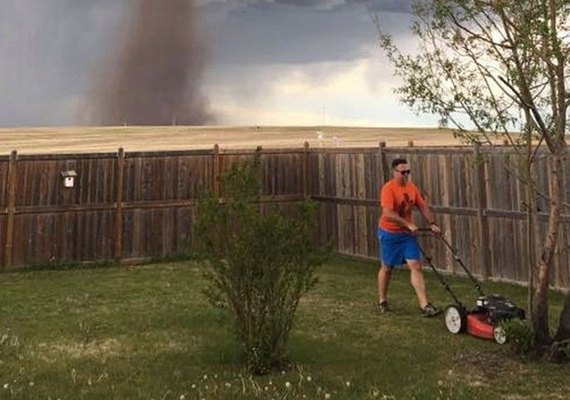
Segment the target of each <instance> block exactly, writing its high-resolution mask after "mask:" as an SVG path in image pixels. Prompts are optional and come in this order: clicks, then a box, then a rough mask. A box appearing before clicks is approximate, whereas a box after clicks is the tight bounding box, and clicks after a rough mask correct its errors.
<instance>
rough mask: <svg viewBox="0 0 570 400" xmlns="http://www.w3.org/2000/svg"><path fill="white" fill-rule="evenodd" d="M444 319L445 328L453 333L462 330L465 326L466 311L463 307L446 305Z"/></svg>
mask: <svg viewBox="0 0 570 400" xmlns="http://www.w3.org/2000/svg"><path fill="white" fill-rule="evenodd" d="M444 320H445V326H446V327H447V330H448V331H449V332H451V333H454V334H458V333H462V332H464V331H465V328H466V327H467V313H466V312H465V309H464V308H463V307H459V306H456V305H451V306H448V307H447V308H446V309H445V314H444Z"/></svg>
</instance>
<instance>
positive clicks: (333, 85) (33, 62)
mask: <svg viewBox="0 0 570 400" xmlns="http://www.w3.org/2000/svg"><path fill="white" fill-rule="evenodd" d="M164 1H168V0H164ZM135 2H136V0H1V1H0V126H3V127H8V126H70V125H84V124H90V123H92V122H91V121H90V120H89V113H90V105H91V102H92V96H93V92H94V90H95V89H96V86H97V84H98V82H100V79H101V76H102V73H103V72H104V71H102V70H104V69H105V68H106V67H108V65H109V59H110V58H112V56H113V55H116V54H117V52H119V51H120V49H121V46H120V44H121V38H122V37H124V36H125V31H126V29H127V28H126V27H127V26H128V23H127V21H129V19H128V17H129V12H130V10H132V5H133V3H135ZM411 2H412V0H195V8H194V12H195V14H196V15H195V18H194V21H197V22H194V23H197V25H198V26H197V27H196V29H195V31H196V32H197V33H198V37H197V40H198V41H199V42H200V44H201V45H202V46H203V48H204V50H205V51H204V54H205V60H204V62H203V63H202V64H203V70H202V71H201V74H199V76H200V80H201V82H200V87H201V95H202V98H203V101H204V103H205V106H206V107H207V109H208V115H210V116H211V119H210V120H209V121H208V124H211V125H216V124H219V125H246V126H248V125H291V126H293V125H305V126H320V125H343V126H380V127H384V126H385V127H389V126H436V124H437V122H436V121H437V119H436V118H435V117H430V116H415V115H414V114H413V113H412V112H411V111H409V110H408V109H407V107H406V106H404V105H402V104H400V103H399V101H398V99H397V98H396V97H395V96H394V94H393V89H394V88H395V87H396V84H397V82H395V80H394V78H393V75H392V70H391V66H390V65H389V64H388V62H387V60H386V59H385V58H384V57H383V55H382V52H381V50H380V48H379V47H378V43H377V36H378V33H377V29H376V26H375V24H374V22H373V16H374V15H376V16H377V17H378V18H379V20H380V22H381V24H382V26H383V29H384V30H385V31H388V32H390V33H391V34H392V35H393V36H394V38H395V40H396V41H397V42H398V43H399V44H401V45H402V46H403V47H405V48H413V46H414V45H415V42H414V40H413V38H412V37H411V35H410V33H409V26H410V22H411V15H410V8H411Z"/></svg>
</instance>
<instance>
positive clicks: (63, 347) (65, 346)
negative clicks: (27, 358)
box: [32, 337, 200, 363]
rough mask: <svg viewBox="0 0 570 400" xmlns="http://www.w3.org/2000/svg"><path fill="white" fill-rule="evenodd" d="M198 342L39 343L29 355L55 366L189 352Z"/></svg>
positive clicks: (153, 340) (107, 341)
mask: <svg viewBox="0 0 570 400" xmlns="http://www.w3.org/2000/svg"><path fill="white" fill-rule="evenodd" d="M199 341H200V339H199V338H196V337H193V338H190V339H188V340H180V339H174V338H163V339H160V340H158V339H156V338H154V339H152V340H150V339H149V340H144V341H143V342H140V341H139V342H136V341H133V340H132V339H129V338H124V339H116V338H111V339H104V340H93V341H90V342H87V343H81V342H73V341H68V342H66V343H58V342H55V343H53V342H52V343H39V344H38V345H37V347H36V348H35V349H34V350H33V351H32V354H33V355H34V356H35V357H37V358H38V359H40V360H42V361H44V362H48V363H51V362H55V360H57V359H62V358H70V359H79V358H92V359H98V360H105V359H108V358H111V357H117V356H124V357H128V356H132V355H134V354H136V353H152V354H156V353H161V352H179V351H189V350H190V349H191V348H194V347H197V346H196V344H197V343H198V342H199Z"/></svg>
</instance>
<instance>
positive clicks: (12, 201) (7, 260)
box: [4, 150, 18, 269]
mask: <svg viewBox="0 0 570 400" xmlns="http://www.w3.org/2000/svg"><path fill="white" fill-rule="evenodd" d="M17 161H18V152H17V151H16V150H12V153H10V161H9V164H8V181H7V182H6V183H7V185H6V200H7V204H6V211H7V215H6V242H5V247H4V268H5V269H8V268H10V267H11V266H12V255H13V253H12V251H13V247H14V246H13V243H14V214H15V212H16V168H17V165H16V163H17Z"/></svg>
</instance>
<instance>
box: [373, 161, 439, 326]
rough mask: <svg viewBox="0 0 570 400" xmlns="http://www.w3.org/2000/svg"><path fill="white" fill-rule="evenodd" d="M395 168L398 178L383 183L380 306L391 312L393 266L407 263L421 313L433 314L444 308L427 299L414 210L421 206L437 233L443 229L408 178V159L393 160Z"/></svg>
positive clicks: (427, 315)
mask: <svg viewBox="0 0 570 400" xmlns="http://www.w3.org/2000/svg"><path fill="white" fill-rule="evenodd" d="M392 170H393V175H394V177H393V178H392V179H390V180H389V181H388V182H386V184H384V186H382V189H381V190H380V196H379V197H380V198H379V200H380V207H381V209H382V213H381V215H380V218H379V221H378V229H377V236H378V242H379V244H380V249H379V250H380V263H381V266H380V269H379V270H378V304H377V309H378V312H380V313H381V314H384V313H387V312H389V311H390V307H389V305H388V285H389V284H390V277H391V274H392V269H393V268H394V267H395V266H396V265H402V264H404V263H405V264H407V266H408V268H409V269H410V282H411V284H412V287H413V288H414V290H415V291H416V295H417V297H418V302H419V304H420V310H421V315H422V316H424V317H433V316H434V315H437V314H439V313H440V310H438V309H437V308H436V307H435V306H434V305H432V304H431V303H430V302H429V301H428V299H427V294H426V287H425V281H424V275H423V272H422V265H421V263H420V248H419V246H418V242H417V238H416V236H415V234H416V233H417V231H418V227H417V226H416V225H414V223H413V222H412V209H413V208H414V207H417V208H418V210H419V211H420V213H421V214H422V216H423V217H424V218H425V220H426V221H427V223H428V224H429V227H430V229H431V231H432V232H433V233H434V234H439V233H441V230H440V229H439V227H438V226H437V224H436V222H435V218H434V214H433V212H432V211H431V210H430V209H429V207H428V206H427V203H426V201H425V200H424V198H423V197H422V196H421V194H420V192H419V190H418V188H417V187H416V185H414V184H413V183H412V182H410V181H409V180H408V177H409V175H410V173H411V170H410V166H409V165H408V162H407V161H406V160H405V159H403V158H396V159H395V160H393V161H392Z"/></svg>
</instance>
